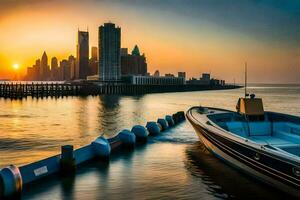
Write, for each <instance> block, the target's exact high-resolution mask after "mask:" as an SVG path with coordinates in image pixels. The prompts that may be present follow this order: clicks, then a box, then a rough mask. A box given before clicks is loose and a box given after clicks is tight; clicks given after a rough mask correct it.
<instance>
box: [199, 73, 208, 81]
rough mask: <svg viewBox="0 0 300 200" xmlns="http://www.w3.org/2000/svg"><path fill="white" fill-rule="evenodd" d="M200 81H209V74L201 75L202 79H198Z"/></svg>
mask: <svg viewBox="0 0 300 200" xmlns="http://www.w3.org/2000/svg"><path fill="white" fill-rule="evenodd" d="M200 80H202V81H208V82H209V81H210V74H208V73H203V74H202V77H200Z"/></svg>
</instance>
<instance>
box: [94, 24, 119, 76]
mask: <svg viewBox="0 0 300 200" xmlns="http://www.w3.org/2000/svg"><path fill="white" fill-rule="evenodd" d="M120 48H121V28H120V27H116V26H115V24H113V23H105V24H104V25H102V26H100V27H99V46H98V51H99V59H100V62H99V70H98V72H99V79H100V80H101V81H118V80H120V79H121V57H120Z"/></svg>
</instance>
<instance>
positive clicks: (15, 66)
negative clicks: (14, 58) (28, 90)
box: [12, 63, 20, 70]
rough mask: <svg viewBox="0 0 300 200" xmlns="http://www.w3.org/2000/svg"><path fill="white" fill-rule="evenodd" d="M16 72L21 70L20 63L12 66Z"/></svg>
mask: <svg viewBox="0 0 300 200" xmlns="http://www.w3.org/2000/svg"><path fill="white" fill-rule="evenodd" d="M12 67H13V68H14V69H15V70H18V69H19V68H20V65H19V64H18V63H15V64H13V66H12Z"/></svg>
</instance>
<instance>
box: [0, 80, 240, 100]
mask: <svg viewBox="0 0 300 200" xmlns="http://www.w3.org/2000/svg"><path fill="white" fill-rule="evenodd" d="M238 87H239V86H234V85H223V86H221V85H216V86H213V85H209V86H204V85H190V84H186V85H132V84H112V83H110V84H94V83H43V82H41V83H0V97H2V98H10V99H22V98H26V97H30V96H31V97H34V98H43V97H63V96H87V95H101V94H120V95H121V94H124V95H138V94H146V93H160V92H184V91H201V90H218V89H234V88H238Z"/></svg>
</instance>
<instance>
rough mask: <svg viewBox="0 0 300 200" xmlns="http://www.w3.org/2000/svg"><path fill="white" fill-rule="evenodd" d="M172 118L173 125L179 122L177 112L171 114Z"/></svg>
mask: <svg viewBox="0 0 300 200" xmlns="http://www.w3.org/2000/svg"><path fill="white" fill-rule="evenodd" d="M172 118H173V121H174V124H175V125H176V124H178V123H179V117H178V113H175V114H173V115H172Z"/></svg>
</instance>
